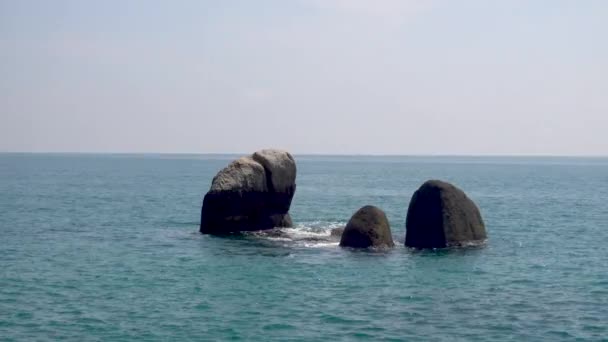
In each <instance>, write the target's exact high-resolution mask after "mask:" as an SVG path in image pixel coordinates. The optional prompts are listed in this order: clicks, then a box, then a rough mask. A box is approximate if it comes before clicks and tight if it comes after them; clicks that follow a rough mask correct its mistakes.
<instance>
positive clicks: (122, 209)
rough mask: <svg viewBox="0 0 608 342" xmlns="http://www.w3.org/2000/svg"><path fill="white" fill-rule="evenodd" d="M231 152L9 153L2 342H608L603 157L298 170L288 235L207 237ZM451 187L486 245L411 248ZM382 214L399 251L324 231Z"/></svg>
mask: <svg viewBox="0 0 608 342" xmlns="http://www.w3.org/2000/svg"><path fill="white" fill-rule="evenodd" d="M236 157H237V156H235V155H163V154H159V155H151V154H147V155H135V154H133V155H129V154H115V155H112V154H0V340H2V341H54V340H67V341H133V340H141V341H187V340H196V341H201V340H211V341H223V340H246V341H285V340H290V341H325V340H334V341H350V340H374V341H376V340H377V341H416V340H424V341H431V340H432V341H459V340H460V341H505V340H511V341H572V340H580V341H602V340H603V341H608V248H607V247H606V244H607V243H608V205H607V203H608V159H607V158H566V157H415V156H411V157H407V156H403V157H400V156H308V155H295V159H296V162H297V167H298V175H297V180H296V183H297V190H296V195H295V197H294V200H293V203H292V206H291V211H290V212H291V216H292V217H293V220H294V223H295V227H294V228H291V229H284V230H283V232H281V233H280V234H260V233H250V234H244V235H235V236H230V237H215V236H209V235H201V234H199V232H198V229H199V220H200V217H199V215H200V205H201V201H202V197H203V196H204V194H205V193H206V191H207V190H208V188H209V186H210V184H211V180H212V178H213V176H214V175H215V173H216V172H217V171H219V170H220V169H221V168H222V167H224V166H225V165H227V164H228V163H229V162H230V161H231V160H233V159H235V158H236ZM427 179H442V180H446V181H449V182H452V183H454V184H455V185H457V186H458V187H460V188H461V189H463V190H464V191H465V192H466V193H467V194H468V196H469V197H470V198H472V199H473V200H474V201H475V202H476V203H477V205H478V206H479V208H480V210H481V214H482V216H483V219H484V221H485V224H486V229H487V232H488V241H487V244H486V245H485V246H483V247H481V248H468V249H447V250H422V251H421V250H413V249H408V248H405V247H404V246H403V242H404V238H405V217H406V213H407V208H408V203H409V201H410V197H411V196H412V194H413V192H414V191H415V190H416V189H417V188H418V187H419V186H420V185H421V184H422V183H423V182H424V181H426V180H427ZM366 204H372V205H375V206H378V207H380V208H381V209H383V210H384V211H385V212H386V214H387V216H388V218H389V221H390V223H391V229H392V233H393V235H394V238H395V243H396V245H397V246H396V247H395V248H394V249H392V250H387V251H354V250H350V249H342V248H340V247H338V242H337V241H336V240H334V239H332V238H331V237H330V236H329V235H330V230H331V229H332V228H335V227H340V226H344V225H345V223H346V222H347V221H348V219H349V218H350V216H351V215H352V214H353V213H354V212H355V211H356V210H357V209H359V208H360V207H362V206H364V205H366Z"/></svg>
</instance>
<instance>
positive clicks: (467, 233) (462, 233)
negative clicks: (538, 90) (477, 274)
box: [405, 180, 487, 248]
mask: <svg viewBox="0 0 608 342" xmlns="http://www.w3.org/2000/svg"><path fill="white" fill-rule="evenodd" d="M405 227H406V234H405V245H406V246H408V247H416V248H443V247H451V246H464V245H468V244H475V243H480V242H483V241H485V239H486V238H487V236H486V229H485V225H484V223H483V219H482V218H481V214H480V212H479V209H478V208H477V205H475V203H474V202H473V201H472V200H471V199H469V198H468V197H467V195H466V194H465V193H464V192H463V191H462V190H460V189H459V188H457V187H455V186H454V185H452V184H450V183H447V182H443V181H440V180H429V181H427V182H425V183H424V184H423V185H422V186H421V187H420V188H419V189H418V190H417V191H416V192H415V193H414V195H413V196H412V199H411V201H410V205H409V208H408V211H407V219H406V223H405Z"/></svg>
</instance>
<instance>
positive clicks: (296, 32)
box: [0, 0, 608, 155]
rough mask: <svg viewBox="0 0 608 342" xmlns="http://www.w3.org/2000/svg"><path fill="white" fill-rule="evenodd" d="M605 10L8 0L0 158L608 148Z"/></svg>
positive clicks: (0, 50) (517, 4)
mask: <svg viewBox="0 0 608 342" xmlns="http://www.w3.org/2000/svg"><path fill="white" fill-rule="evenodd" d="M606 18H608V2H606V1H599V0H598V1H576V2H575V1H559V0H558V1H548V0H541V1H491V2H490V1H482V0H471V1H457V2H456V1H389V0H385V1H363V0H353V1H341V0H326V1H319V0H294V1H280V0H268V1H255V2H254V1H244V0H243V1H194V0H191V1H180V2H177V3H169V2H163V1H154V0H153V1H129V2H123V1H118V0H109V1H103V2H81V1H75V0H72V1H66V0H58V1H53V2H47V1H30V0H25V1H2V0H0V151H5V152H7V151H9V152H10V151H22V152H144V153H157V152H161V153H162V152H164V153H227V152H230V153H250V152H252V151H255V150H257V149H260V148H264V147H278V148H283V149H287V150H290V151H291V152H293V153H295V154H315V153H322V154H406V155H426V154H431V155H453V154H457V155H477V154H481V155H505V154H506V155H520V154H521V155H608V135H606V134H605V132H607V131H608V97H607V96H606V94H608V62H607V61H608V44H607V43H606V42H605V41H606V39H605V36H606V33H607V32H608V20H606Z"/></svg>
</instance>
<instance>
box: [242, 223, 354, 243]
mask: <svg viewBox="0 0 608 342" xmlns="http://www.w3.org/2000/svg"><path fill="white" fill-rule="evenodd" d="M340 227H344V223H343V222H322V221H313V222H304V223H300V224H298V225H296V226H295V227H293V228H277V229H272V230H267V231H259V232H254V233H251V235H253V236H255V237H258V238H262V239H266V240H270V241H276V242H283V243H285V245H286V246H287V245H290V246H294V245H295V246H298V247H310V248H324V247H335V246H338V242H339V240H340V236H335V235H333V236H332V234H331V232H332V230H333V229H335V228H340Z"/></svg>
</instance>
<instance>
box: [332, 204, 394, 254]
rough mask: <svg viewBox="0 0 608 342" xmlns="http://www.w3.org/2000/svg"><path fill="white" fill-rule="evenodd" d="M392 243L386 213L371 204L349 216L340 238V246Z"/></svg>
mask: <svg viewBox="0 0 608 342" xmlns="http://www.w3.org/2000/svg"><path fill="white" fill-rule="evenodd" d="M394 245H395V244H394V242H393V236H392V235H391V228H390V226H389V223H388V219H387V218H386V214H385V213H384V212H383V211H382V210H380V209H378V208H376V207H374V206H371V205H367V206H365V207H363V208H361V209H359V210H358V211H357V212H356V213H355V214H354V215H353V216H352V217H351V218H350V220H349V221H348V223H347V224H346V227H345V228H344V232H343V233H342V238H341V239H340V246H342V247H353V248H368V247H393V246H394Z"/></svg>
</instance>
